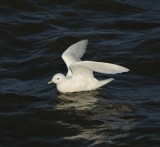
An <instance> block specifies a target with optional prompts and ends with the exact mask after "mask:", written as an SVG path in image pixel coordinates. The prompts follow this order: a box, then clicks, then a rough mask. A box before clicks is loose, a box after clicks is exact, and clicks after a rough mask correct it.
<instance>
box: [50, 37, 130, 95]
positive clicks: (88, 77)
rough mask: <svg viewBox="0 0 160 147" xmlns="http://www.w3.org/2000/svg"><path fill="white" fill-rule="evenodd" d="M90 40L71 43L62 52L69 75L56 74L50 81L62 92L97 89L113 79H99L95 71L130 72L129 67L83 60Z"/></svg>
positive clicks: (105, 72)
mask: <svg viewBox="0 0 160 147" xmlns="http://www.w3.org/2000/svg"><path fill="white" fill-rule="evenodd" d="M87 44H88V40H82V41H79V42H77V43H75V44H73V45H71V46H70V47H69V48H68V49H67V50H65V51H64V53H63V54H62V59H63V60H64V62H65V63H66V65H67V68H68V72H67V75H66V76H64V75H63V74H60V73H58V74H56V75H54V76H53V78H52V80H51V81H49V82H48V84H50V83H55V84H56V85H57V89H58V91H60V92H62V93H66V92H78V91H90V90H95V89H97V88H99V87H101V86H103V85H105V84H107V83H109V82H111V81H112V80H113V79H112V78H110V79H106V80H97V79H96V78H95V77H94V75H93V71H94V72H99V73H103V74H117V73H122V72H128V71H129V69H127V68H125V67H123V66H119V65H116V64H111V63H103V62H95V61H81V58H82V56H83V55H84V53H85V52H86V48H87Z"/></svg>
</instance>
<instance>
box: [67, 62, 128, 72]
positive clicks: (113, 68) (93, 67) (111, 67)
mask: <svg viewBox="0 0 160 147" xmlns="http://www.w3.org/2000/svg"><path fill="white" fill-rule="evenodd" d="M82 68H83V69H84V68H85V69H88V70H83V69H82ZM70 69H71V70H72V72H73V74H74V73H78V72H81V73H82V72H85V71H87V72H88V71H95V72H99V73H104V74H117V73H122V72H128V71H129V69H128V68H125V67H123V66H119V65H116V64H111V63H103V62H94V61H81V62H77V63H74V64H72V65H70Z"/></svg>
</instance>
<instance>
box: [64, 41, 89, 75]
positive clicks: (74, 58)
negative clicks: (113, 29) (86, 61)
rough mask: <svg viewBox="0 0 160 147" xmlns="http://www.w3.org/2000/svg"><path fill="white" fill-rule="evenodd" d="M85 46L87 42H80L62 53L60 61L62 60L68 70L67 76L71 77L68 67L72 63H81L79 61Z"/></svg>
mask: <svg viewBox="0 0 160 147" xmlns="http://www.w3.org/2000/svg"><path fill="white" fill-rule="evenodd" d="M87 44H88V40H82V41H79V42H77V43H75V44H73V45H71V46H70V47H69V48H68V49H67V50H65V51H64V52H63V54H62V59H63V60H64V62H65V63H66V65H67V68H68V73H67V76H71V75H72V73H71V71H70V69H69V66H70V65H71V64H73V63H76V62H79V61H81V60H80V59H81V58H82V56H83V55H84V53H85V52H86V48H87Z"/></svg>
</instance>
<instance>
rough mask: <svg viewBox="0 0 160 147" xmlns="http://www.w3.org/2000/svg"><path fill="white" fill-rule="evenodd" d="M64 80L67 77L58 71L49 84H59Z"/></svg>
mask: <svg viewBox="0 0 160 147" xmlns="http://www.w3.org/2000/svg"><path fill="white" fill-rule="evenodd" d="M64 80H66V77H65V76H64V75H63V74H61V73H57V74H55V75H54V76H53V78H52V80H51V81H49V82H48V84H51V83H55V84H59V83H61V82H63V81H64Z"/></svg>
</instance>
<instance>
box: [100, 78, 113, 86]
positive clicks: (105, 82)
mask: <svg viewBox="0 0 160 147" xmlns="http://www.w3.org/2000/svg"><path fill="white" fill-rule="evenodd" d="M113 80H114V79H113V78H109V79H106V80H99V87H102V86H104V85H106V84H107V83H109V82H111V81H113Z"/></svg>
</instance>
